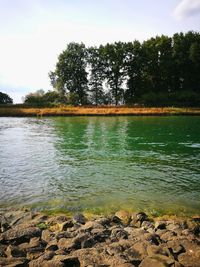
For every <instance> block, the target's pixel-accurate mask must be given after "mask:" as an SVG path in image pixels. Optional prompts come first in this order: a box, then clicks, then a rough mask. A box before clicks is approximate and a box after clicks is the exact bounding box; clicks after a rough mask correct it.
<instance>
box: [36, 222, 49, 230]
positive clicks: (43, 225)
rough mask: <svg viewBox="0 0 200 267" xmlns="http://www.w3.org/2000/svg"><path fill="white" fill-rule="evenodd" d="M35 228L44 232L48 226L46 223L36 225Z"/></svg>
mask: <svg viewBox="0 0 200 267" xmlns="http://www.w3.org/2000/svg"><path fill="white" fill-rule="evenodd" d="M36 226H37V227H38V228H39V229H41V230H45V229H47V228H48V225H47V224H46V223H38V224H36Z"/></svg>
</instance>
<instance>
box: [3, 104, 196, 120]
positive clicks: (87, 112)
mask: <svg viewBox="0 0 200 267" xmlns="http://www.w3.org/2000/svg"><path fill="white" fill-rule="evenodd" d="M180 115H181V116H200V108H167V107H164V108H137V107H123V106H121V107H71V106H63V107H56V108H55V107H52V108H45V107H44V108H33V107H23V106H22V107H16V106H9V107H5V106H4V107H0V117H35V116H36V117H43V116H44V117H46V116H48V117H49V116H180Z"/></svg>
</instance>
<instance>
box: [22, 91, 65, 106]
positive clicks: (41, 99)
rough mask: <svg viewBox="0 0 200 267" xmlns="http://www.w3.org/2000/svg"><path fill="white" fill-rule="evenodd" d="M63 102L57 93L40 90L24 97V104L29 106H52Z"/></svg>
mask: <svg viewBox="0 0 200 267" xmlns="http://www.w3.org/2000/svg"><path fill="white" fill-rule="evenodd" d="M62 101H63V96H62V97H61V96H60V94H59V93H57V92H55V91H48V92H47V93H45V92H44V90H42V89H40V90H37V91H36V92H34V93H29V94H28V95H26V96H25V99H24V103H25V104H28V105H31V106H51V105H52V104H58V103H61V102H62Z"/></svg>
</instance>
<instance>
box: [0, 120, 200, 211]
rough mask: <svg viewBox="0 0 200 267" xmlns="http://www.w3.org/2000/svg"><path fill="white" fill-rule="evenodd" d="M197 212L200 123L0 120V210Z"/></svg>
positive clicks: (199, 207)
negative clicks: (9, 208) (2, 208)
mask: <svg viewBox="0 0 200 267" xmlns="http://www.w3.org/2000/svg"><path fill="white" fill-rule="evenodd" d="M6 206H15V207H16V206H34V207H39V208H40V209H47V210H48V209H50V210H55V209H63V210H67V211H77V210H89V211H91V212H110V211H114V210H117V209H119V208H126V209H131V210H143V211H147V212H151V213H162V212H163V213H176V214H195V213H199V212H200V117H188V116H185V117H184V116H181V117H54V118H42V119H38V118H0V207H6Z"/></svg>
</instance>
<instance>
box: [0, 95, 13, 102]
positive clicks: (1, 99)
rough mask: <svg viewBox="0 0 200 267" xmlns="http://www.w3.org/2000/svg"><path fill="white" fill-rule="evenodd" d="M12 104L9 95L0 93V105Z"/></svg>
mask: <svg viewBox="0 0 200 267" xmlns="http://www.w3.org/2000/svg"><path fill="white" fill-rule="evenodd" d="M12 103H13V100H12V98H11V97H10V96H9V95H7V94H5V93H2V92H0V104H12Z"/></svg>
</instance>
